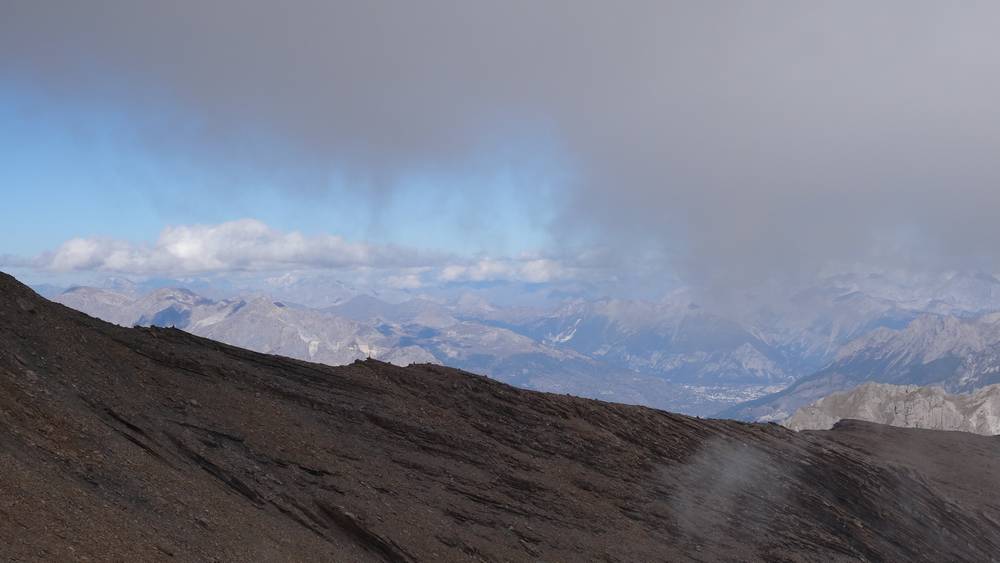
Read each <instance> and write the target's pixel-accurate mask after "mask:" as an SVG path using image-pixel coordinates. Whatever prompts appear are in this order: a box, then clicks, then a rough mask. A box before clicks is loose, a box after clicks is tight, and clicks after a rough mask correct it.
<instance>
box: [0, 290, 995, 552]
mask: <svg viewBox="0 0 1000 563" xmlns="http://www.w3.org/2000/svg"><path fill="white" fill-rule="evenodd" d="M998 553H1000V439H998V438H991V437H984V436H976V435H972V434H964V433H952V432H935V431H928V430H913V429H904V428H891V427H885V426H879V425H875V424H870V423H861V422H854V421H847V422H841V423H840V424H838V426H837V427H836V428H835V429H834V430H831V431H817V432H802V433H798V434H796V433H794V432H792V431H790V430H787V429H785V428H783V427H780V426H776V425H750V424H743V423H738V422H733V421H723V420H701V419H696V418H690V417H686V416H680V415H674V414H669V413H666V412H661V411H656V410H652V409H648V408H643V407H634V406H624V405H618V404H609V403H602V402H598V401H593V400H585V399H578V398H574V397H569V396H560V395H550V394H543V393H537V392H531V391H524V390H518V389H514V388H512V387H509V386H507V385H504V384H501V383H498V382H495V381H492V380H489V379H486V378H482V377H478V376H474V375H471V374H468V373H465V372H461V371H457V370H453V369H448V368H442V367H438V366H430V365H420V366H411V367H408V368H401V367H395V366H392V365H390V364H385V363H380V362H375V361H366V362H356V363H354V364H352V365H349V366H345V367H339V368H334V367H326V366H321V365H316V364H309V363H306V362H301V361H296V360H290V359H286V358H280V357H275V356H268V355H263V354H258V353H253V352H248V351H246V350H242V349H238V348H234V347H231V346H226V345H223V344H219V343H217V342H213V341H210V340H206V339H203V338H199V337H196V336H192V335H190V334H187V333H185V332H182V331H179V330H174V329H127V328H122V327H117V326H114V325H110V324H107V323H105V322H102V321H99V320H96V319H93V318H90V317H87V316H86V315H83V314H81V313H77V312H75V311H72V310H70V309H68V308H66V307H63V306H61V305H57V304H54V303H51V302H48V301H45V300H44V299H42V298H41V297H39V296H37V295H36V294H34V293H33V292H31V290H29V289H27V288H26V287H25V286H23V285H21V284H19V283H18V282H17V281H15V280H14V279H13V278H11V277H9V276H6V275H2V274H0V559H3V560H12V561H24V560H53V561H73V560H80V561H85V560H90V561H97V560H102V561H103V560H123V561H126V560H127V561H146V560H163V561H170V560H174V561H213V560H214V561H316V560H329V561H378V560H385V561H436V560H443V561H452V560H456V561H466V560H469V561H526V560H531V561H533V560H540V561H594V560H596V561H602V560H603V561H686V560H690V561H720V560H723V561H837V560H845V561H854V560H868V561H934V562H939V561H995V560H997V554H998Z"/></svg>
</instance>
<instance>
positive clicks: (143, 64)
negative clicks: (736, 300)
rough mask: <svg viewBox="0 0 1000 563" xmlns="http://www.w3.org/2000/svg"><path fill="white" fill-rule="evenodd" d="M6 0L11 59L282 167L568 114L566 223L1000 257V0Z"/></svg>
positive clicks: (551, 129) (835, 250) (11, 66)
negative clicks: (176, 114)
mask: <svg viewBox="0 0 1000 563" xmlns="http://www.w3.org/2000/svg"><path fill="white" fill-rule="evenodd" d="M0 11H2V14H0V54H2V56H0V72H4V73H7V74H8V75H9V76H14V77H16V78H18V79H23V80H29V81H31V82H32V83H34V84H35V85H36V86H39V87H42V88H44V89H46V90H47V91H49V92H51V93H53V94H54V95H60V96H74V97H76V98H86V97H90V96H93V97H94V98H95V99H99V100H111V101H114V102H122V103H127V104H130V105H131V106H132V107H136V108H141V107H143V106H148V107H158V106H159V105H161V104H164V105H168V106H170V105H176V107H179V108H182V109H183V111H185V112H187V115H188V116H189V117H190V118H191V119H190V121H186V122H185V123H186V125H185V127H183V128H181V129H180V130H178V129H176V128H175V127H174V126H173V124H172V123H171V122H169V121H163V122H157V121H156V120H155V119H147V120H146V125H147V126H148V131H147V133H148V134H149V136H150V138H151V139H154V140H156V141H157V142H163V143H165V146H168V147H169V148H171V150H175V149H177V147H185V146H186V147H191V150H192V154H207V155H208V158H219V157H228V156H234V157H246V156H247V155H245V154H240V152H241V151H244V150H247V149H246V146H245V145H243V144H239V143H236V144H234V143H233V141H234V140H236V139H240V138H241V136H242V135H244V134H245V133H246V132H247V131H248V130H253V131H255V132H261V131H263V132H265V133H267V134H273V135H275V136H276V138H279V139H282V142H283V143H285V144H287V147H288V151H278V152H267V153H264V154H260V155H254V156H252V157H250V158H252V159H253V160H255V161H257V162H258V163H260V164H262V165H264V166H269V167H285V168H292V169H296V168H297V169H300V170H314V171H319V172H320V173H322V171H323V170H324V167H326V166H333V167H338V168H341V169H346V170H347V171H348V172H349V173H351V174H356V175H357V176H358V177H363V178H368V179H374V182H373V183H372V184H369V185H371V186H380V185H383V183H382V182H380V181H379V180H380V179H381V180H386V179H388V180H391V178H392V177H394V176H395V175H396V174H398V173H400V172H403V171H406V170H411V169H414V168H417V169H427V168H435V167H443V168H448V167H451V166H454V165H456V163H458V165H461V163H465V162H467V161H468V160H469V159H473V158H475V156H476V155H475V150H478V149H479V148H482V147H489V146H491V145H493V144H503V143H504V142H505V141H506V140H508V139H516V138H518V136H519V135H524V134H531V133H536V132H539V131H542V132H545V133H548V134H551V135H553V137H554V139H555V140H556V141H557V142H558V143H560V145H561V146H562V148H563V149H564V150H565V153H566V155H567V156H568V158H569V159H570V162H571V163H572V165H573V166H574V174H573V176H572V178H573V180H572V184H571V185H569V186H568V189H567V192H566V194H565V198H564V204H565V206H564V208H563V209H561V210H559V211H560V214H559V217H560V219H559V221H558V222H557V224H556V225H555V228H556V229H557V234H558V235H559V236H560V238H561V239H562V240H586V239H588V238H590V239H592V238H593V237H597V238H599V239H601V240H602V241H603V242H606V243H608V242H610V243H611V244H617V245H620V246H619V248H621V249H629V248H635V247H636V246H637V245H641V246H656V247H662V249H665V250H667V251H668V254H670V255H671V256H673V260H674V264H673V266H674V267H678V268H681V269H682V270H683V271H684V272H685V273H686V274H687V275H688V276H689V277H691V278H692V279H699V280H705V281H709V282H719V281H720V280H721V281H722V282H725V283H732V282H744V281H749V280H754V279H759V278H761V277H764V276H766V275H769V274H771V273H779V274H799V273H804V274H808V273H810V272H812V271H814V270H815V269H817V268H819V267H821V266H822V265H823V264H825V263H827V262H828V261H830V260H835V261H839V262H848V263H849V262H856V261H864V262H884V263H890V264H892V265H908V266H912V265H927V266H930V267H935V268H936V267H969V266H977V267H978V266H981V267H990V268H996V267H997V265H998V264H997V262H998V258H1000V251H998V250H997V248H998V246H997V245H996V244H995V243H994V241H995V240H997V238H998V235H1000V227H998V222H997V221H996V220H995V219H994V215H995V211H996V210H997V209H998V208H1000V207H998V204H1000V183H998V180H1000V168H998V166H997V164H996V162H997V157H998V156H1000V105H998V104H997V103H996V100H997V99H1000V34H997V33H996V22H997V21H1000V4H997V3H995V2H962V3H944V2H919V1H883V2H852V1H847V2H828V3H814V2H780V1H774V2H752V3H751V2H666V1H654V2H639V1H634V2H626V3H609V2H585V1H572V2H570V1H565V2H562V1H556V0H550V1H547V2H519V1H506V2H489V3H487V2H466V1H454V2H447V1H428V2H391V1H370V0H369V1H360V2H346V1H345V2H325V1H308V0H303V1H298V2H282V3H277V2H270V1H267V2H265V1H254V0H241V1H236V0H216V1H198V2H185V1H178V2H134V1H113V0H105V1H91V2H47V1H44V0H28V1H19V0H14V1H9V0H8V1H7V2H5V3H4V6H3V7H2V8H0ZM192 124H193V125H192ZM233 146H236V147H239V148H236V149H233V148H231V147H233ZM227 147H230V148H227ZM230 153H235V154H230ZM385 183H391V182H385ZM382 196H383V197H384V196H385V194H382ZM576 235H579V236H580V239H576V238H575V236H576Z"/></svg>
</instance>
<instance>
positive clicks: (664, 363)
mask: <svg viewBox="0 0 1000 563" xmlns="http://www.w3.org/2000/svg"><path fill="white" fill-rule="evenodd" d="M159 283H161V284H162V283H163V282H162V281H160V282H159ZM324 284H326V285H328V286H329V288H330V289H329V293H328V294H324V293H323V291H322V287H324ZM329 284H332V285H329ZM199 287H201V288H202V289H200V290H199V292H201V291H206V292H208V293H209V294H212V295H214V296H215V297H214V298H207V297H204V296H203V295H202V294H201V293H193V292H192V291H190V290H187V289H177V288H171V287H159V288H155V289H154V288H151V287H142V286H140V285H137V284H133V283H131V282H128V281H127V280H114V281H113V282H112V283H109V284H107V287H103V288H97V287H76V288H71V289H69V290H67V291H65V292H63V293H61V294H58V295H55V296H54V297H53V298H54V299H55V300H57V301H59V302H61V303H64V304H66V305H69V306H71V307H73V308H76V309H78V310H80V311H84V312H86V313H88V314H91V315H94V316H97V317H99V318H101V319H104V320H108V321H110V322H114V323H117V324H121V325H123V326H132V325H134V324H139V325H156V326H175V327H178V328H182V329H184V330H187V331H189V332H192V333H194V334H199V335H202V336H206V337H209V338H213V339H218V340H220V341H223V342H227V343H230V344H234V345H238V346H242V347H246V348H249V349H253V350H257V351H262V352H267V353H276V354H281V355H286V356H290V357H295V358H299V359H304V360H310V361H318V362H323V363H327V364H330V365H342V364H345V363H348V362H350V361H353V360H355V359H362V358H366V357H369V356H371V357H375V358H378V359H382V360H385V361H389V362H392V363H396V364H399V365H406V364H409V363H412V362H432V363H440V364H447V365H454V366H457V367H460V368H463V369H467V370H471V371H476V372H479V373H485V374H488V375H490V376H492V377H495V378H497V379H499V380H501V381H505V382H508V383H512V384H515V385H519V386H522V387H525V388H529V389H537V390H545V391H553V392H562V393H570V394H574V395H578V396H584V397H594V398H602V399H606V400H614V401H621V402H629V403H635V404H644V405H648V406H653V407H657V408H664V409H668V410H673V411H678V412H686V413H689V414H697V415H702V416H705V415H714V414H718V415H721V416H727V417H734V418H741V419H750V420H780V419H783V418H786V417H788V416H790V415H791V413H793V412H794V411H795V410H796V409H797V408H799V407H801V406H805V405H807V404H809V403H811V402H813V401H815V400H817V399H819V398H821V397H823V396H825V395H828V394H830V393H833V392H836V391H842V390H846V389H849V388H851V387H853V386H856V385H858V384H860V383H863V382H865V381H869V380H874V381H883V382H891V383H899V384H927V383H936V384H942V385H944V386H945V387H946V388H947V389H949V390H950V391H953V392H955V391H965V390H971V389H975V388H977V387H979V386H982V385H985V384H988V383H990V382H992V381H993V379H992V378H991V377H992V376H991V375H990V373H991V372H990V370H991V369H993V366H994V365H995V362H994V360H993V359H992V358H991V356H990V355H991V352H990V350H991V342H992V341H991V340H990V338H992V336H990V335H989V334H986V333H988V332H989V330H988V329H987V327H989V326H990V325H991V324H992V323H993V322H994V318H993V317H992V316H991V314H992V312H994V311H996V310H997V309H998V308H1000V281H998V280H997V279H996V278H994V277H993V276H991V275H988V274H983V273H972V274H968V273H954V274H950V275H948V276H945V277H943V278H932V279H914V278H912V277H908V276H892V275H888V274H864V275H862V274H850V275H848V274H839V275H836V276H830V277H828V278H825V279H824V280H823V281H822V283H818V284H814V285H812V286H808V287H804V288H799V289H797V290H795V291H787V292H783V293H782V294H781V298H778V299H776V298H773V297H768V298H764V297H760V296H758V297H756V298H755V297H754V296H750V295H748V296H743V297H742V298H741V299H729V300H716V299H713V298H711V297H710V296H707V295H704V294H700V293H698V292H694V291H692V290H690V289H683V288H681V289H676V290H673V291H671V292H670V293H668V294H667V295H666V296H665V297H664V298H662V299H660V300H656V301H642V300H625V299H615V298H598V299H585V298H580V297H565V296H564V297H563V298H560V299H559V300H558V301H557V302H556V303H553V304H552V305H551V306H539V305H538V304H537V303H536V304H533V305H522V306H517V305H510V304H508V305H505V306H501V305H497V304H494V303H492V302H490V301H488V300H487V299H486V298H485V297H484V296H483V295H481V294H478V293H474V292H470V291H464V290H463V291H457V292H455V293H454V294H451V295H433V296H432V295H426V296H422V295H408V296H404V298H402V299H401V300H396V301H390V300H387V299H388V297H386V296H384V295H377V294H374V293H366V292H363V291H360V290H357V289H356V288H353V287H350V286H348V285H347V284H344V283H342V282H337V281H335V280H333V281H331V280H313V281H308V278H306V279H300V278H296V277H281V278H275V279H268V280H267V282H266V283H265V284H263V286H262V287H261V288H259V290H256V291H253V292H244V293H240V294H236V295H228V296H227V294H226V292H225V291H223V290H222V289H214V290H213V289H212V288H211V287H209V286H207V285H204V284H202V285H201V286H199ZM46 289H47V290H48V291H51V288H46ZM275 292H277V293H278V294H280V295H281V296H283V298H286V299H285V300H278V299H277V298H276V297H275ZM487 294H488V292H487ZM396 297H399V296H398V295H397V296H396ZM296 298H299V299H301V301H296V300H295V299H296ZM723 304H725V306H723ZM949 327H951V328H949ZM954 327H965V328H962V329H961V330H959V329H957V328H954ZM970 327H971V328H970ZM950 330H954V331H958V332H956V333H955V334H950V333H949V331H950ZM978 331H985V332H984V333H983V334H978ZM949 339H950V340H949ZM984 339H985V340H984ZM931 342H933V343H934V344H933V346H936V347H937V348H941V351H940V352H935V353H932V354H930V355H927V354H923V355H917V354H916V352H915V350H917V351H919V350H923V349H924V348H925V347H926V346H928V345H929V344H928V343H931ZM948 342H950V343H951V344H947V343H948ZM937 348H935V349H937ZM945 348H947V350H945ZM935 354H936V355H935ZM903 356H906V357H907V358H909V359H908V360H904V359H900V358H902V357H903ZM918 356H919V357H918ZM931 356H935V357H934V358H931ZM959 371H961V373H959ZM963 377H964V378H965V379H964V383H959V380H962V378H963Z"/></svg>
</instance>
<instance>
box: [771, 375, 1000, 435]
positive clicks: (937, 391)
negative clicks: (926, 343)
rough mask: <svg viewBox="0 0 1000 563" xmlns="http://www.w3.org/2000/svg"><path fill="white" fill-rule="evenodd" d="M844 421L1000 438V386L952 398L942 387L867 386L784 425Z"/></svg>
mask: <svg viewBox="0 0 1000 563" xmlns="http://www.w3.org/2000/svg"><path fill="white" fill-rule="evenodd" d="M842 419H857V420H866V421H869V422H877V423H880V424H888V425H890V426H903V427H907V428H929V429H933V430H958V431H962V432H973V433H975V434H986V435H995V434H1000V385H989V386H987V387H983V388H982V389H979V390H978V391H975V392H973V393H968V394H956V395H951V394H948V393H947V392H945V390H944V389H942V388H940V387H921V386H917V385H889V384H884V383H866V384H864V385H860V386H858V387H856V388H855V389H852V390H851V391H848V392H845V393H834V394H833V395H830V396H828V397H824V398H822V399H820V400H819V401H816V402H815V403H813V404H811V405H809V406H806V407H802V408H800V409H799V410H798V411H796V412H795V414H794V415H792V416H791V417H789V418H788V419H787V420H785V421H784V423H783V424H784V425H785V426H787V427H788V428H791V429H792V430H827V429H830V428H833V425H834V424H836V423H837V422H838V421H840V420H842Z"/></svg>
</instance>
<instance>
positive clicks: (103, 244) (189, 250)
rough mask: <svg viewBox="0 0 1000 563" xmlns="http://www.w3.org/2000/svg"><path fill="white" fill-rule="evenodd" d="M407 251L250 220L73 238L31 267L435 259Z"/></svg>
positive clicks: (286, 265)
mask: <svg viewBox="0 0 1000 563" xmlns="http://www.w3.org/2000/svg"><path fill="white" fill-rule="evenodd" d="M440 259H441V258H440V257H438V256H434V255H430V254H427V253H420V252H417V251H414V250H412V249H403V248H398V247H392V246H379V245H372V244H366V243H359V242H351V241H347V240H345V239H343V238H342V237H339V236H334V235H319V236H311V237H310V236H305V235H303V234H302V233H299V232H295V231H292V232H282V231H279V230H277V229H273V228H271V227H269V226H268V225H266V224H264V223H262V222H260V221H257V220H253V219H242V220H239V221H230V222H226V223H220V224H218V225H182V226H171V227H167V228H165V229H164V230H163V231H162V232H161V233H160V236H159V238H158V239H157V240H156V242H155V243H154V244H152V245H136V244H132V243H128V242H124V241H118V240H111V239H86V238H75V239H71V240H69V241H66V242H65V243H63V244H62V245H60V246H59V248H57V249H56V250H55V251H54V252H51V253H47V254H44V255H42V256H41V257H39V258H38V259H37V260H36V266H38V267H40V268H42V269H46V270H52V271H57V272H68V271H81V270H97V271H112V272H127V273H131V274H140V275H147V274H162V273H167V274H171V275H177V274H186V273H207V272H228V271H266V270H280V269H296V268H324V269H325V268H350V267H404V266H407V265H423V264H424V263H426V262H434V261H439V260H440Z"/></svg>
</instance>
